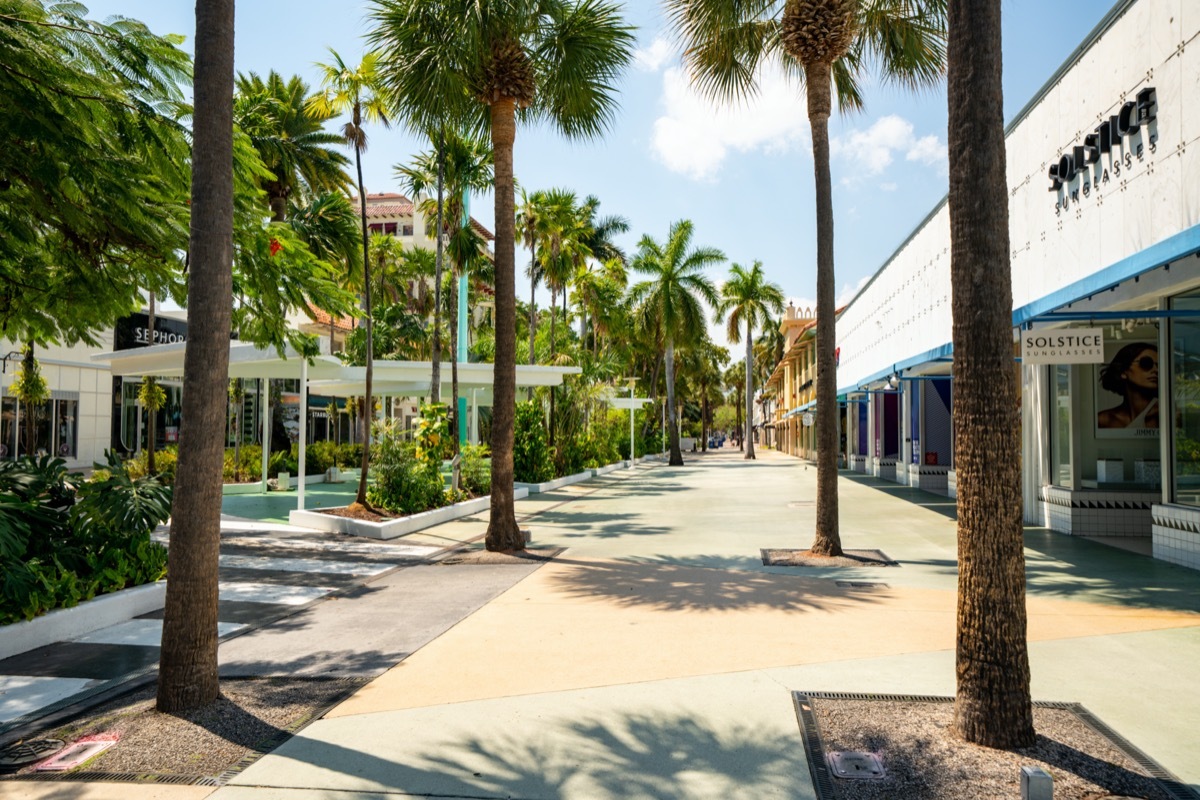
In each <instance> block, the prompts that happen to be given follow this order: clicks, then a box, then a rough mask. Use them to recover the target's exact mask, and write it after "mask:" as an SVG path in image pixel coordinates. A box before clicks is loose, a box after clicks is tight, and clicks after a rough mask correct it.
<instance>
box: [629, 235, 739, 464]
mask: <svg viewBox="0 0 1200 800" xmlns="http://www.w3.org/2000/svg"><path fill="white" fill-rule="evenodd" d="M692 232H693V227H692V223H691V221H690V220H680V221H679V222H676V223H674V224H672V225H671V231H670V233H669V234H668V235H667V241H666V244H665V245H661V244H659V243H658V242H656V241H654V239H652V238H651V237H650V236H643V237H642V240H641V241H640V242H639V243H638V252H637V256H636V257H635V258H634V259H633V265H632V266H633V268H634V269H635V270H636V271H638V272H643V273H646V274H647V275H649V276H650V277H649V278H648V279H647V280H644V281H641V282H639V283H636V284H634V286H633V288H632V289H630V290H629V293H630V296H631V297H632V298H633V300H634V302H635V303H637V304H639V306H640V307H641V310H642V311H641V313H642V315H643V316H651V317H654V318H656V319H657V320H658V322H659V324H660V325H661V326H662V330H663V339H664V344H665V351H664V361H665V362H666V373H667V426H668V428H669V429H670V433H669V437H670V441H671V459H670V464H671V466H676V467H681V466H683V455H682V454H681V453H680V452H679V426H678V425H677V424H676V419H675V411H676V409H675V345H676V344H677V343H680V342H691V341H695V340H697V339H700V338H701V337H702V336H704V334H705V331H706V329H705V314H704V307H703V306H702V305H701V301H704V302H706V303H708V304H709V305H710V306H716V305H718V304H719V302H720V299H719V298H718V296H717V290H716V289H715V288H713V285H712V282H710V281H709V279H708V277H707V276H705V275H704V270H706V269H708V268H709V267H714V266H716V265H718V264H721V263H723V262H724V261H725V254H724V253H722V252H721V251H720V250H717V249H716V248H713V247H696V248H693V247H692V246H691V244H692Z"/></svg>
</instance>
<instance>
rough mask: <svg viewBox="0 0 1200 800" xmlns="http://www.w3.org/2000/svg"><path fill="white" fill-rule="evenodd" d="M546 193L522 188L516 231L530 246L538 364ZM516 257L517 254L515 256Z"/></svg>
mask: <svg viewBox="0 0 1200 800" xmlns="http://www.w3.org/2000/svg"><path fill="white" fill-rule="evenodd" d="M547 216H548V215H547V211H546V193H545V192H540V191H539V192H533V193H532V194H527V193H526V192H525V190H524V189H521V205H520V207H519V208H518V209H517V219H516V223H515V224H516V231H517V233H519V234H520V236H521V242H522V243H523V244H524V245H525V246H526V247H528V248H529V266H528V267H527V268H526V271H525V273H526V275H528V276H529V363H530V364H536V363H537V357H536V354H535V353H534V339H535V336H536V334H537V296H536V293H537V287H538V284H539V283H541V280H542V271H541V268H540V267H539V266H538V263H537V248H538V246H539V245H540V243H541V241H542V239H543V238H544V237H545V227H546V221H547ZM514 258H515V256H514Z"/></svg>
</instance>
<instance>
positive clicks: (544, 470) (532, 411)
mask: <svg viewBox="0 0 1200 800" xmlns="http://www.w3.org/2000/svg"><path fill="white" fill-rule="evenodd" d="M515 424H516V445H515V447H514V449H513V474H514V475H515V477H516V480H518V481H521V482H522V483H545V482H546V481H548V480H550V479H551V478H553V477H554V455H553V453H552V452H551V451H550V443H549V440H548V437H547V435H546V421H545V416H544V415H543V413H542V405H541V403H538V402H537V401H535V400H529V401H526V402H524V403H520V404H518V405H517V409H516V419H515ZM495 479H496V473H495V471H493V472H492V480H493V481H494V480H495Z"/></svg>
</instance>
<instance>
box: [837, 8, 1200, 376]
mask: <svg viewBox="0 0 1200 800" xmlns="http://www.w3.org/2000/svg"><path fill="white" fill-rule="evenodd" d="M1034 24H1036V23H1034ZM1198 33H1200V9H1198V8H1197V6H1196V3H1195V0H1139V1H1138V2H1136V3H1134V4H1133V5H1132V6H1131V7H1130V8H1128V9H1127V10H1126V12H1125V13H1124V14H1123V15H1121V16H1120V18H1118V19H1117V20H1116V21H1115V23H1114V24H1113V25H1112V26H1111V27H1110V28H1109V29H1108V30H1107V31H1106V32H1105V33H1104V34H1103V35H1102V36H1101V37H1100V38H1099V39H1098V40H1097V41H1096V42H1094V43H1093V44H1092V46H1091V47H1090V48H1089V49H1088V50H1087V51H1086V52H1085V53H1084V54H1083V55H1082V56H1081V57H1080V59H1079V61H1078V62H1076V63H1075V64H1074V65H1073V66H1072V67H1071V68H1070V69H1069V70H1068V71H1067V72H1065V73H1064V74H1063V75H1062V76H1061V77H1060V78H1059V79H1058V80H1057V81H1055V82H1054V83H1053V85H1051V86H1049V87H1048V89H1047V92H1046V94H1045V95H1044V96H1043V97H1042V98H1041V99H1040V101H1039V102H1038V103H1037V104H1036V105H1035V106H1033V107H1032V108H1031V109H1029V110H1028V113H1027V114H1026V116H1025V117H1024V118H1023V119H1020V121H1019V123H1018V124H1017V125H1016V126H1015V127H1014V128H1013V129H1012V130H1011V131H1010V132H1009V134H1008V136H1007V139H1006V143H1007V163H1008V189H1009V192H1008V198H1009V213H1010V238H1011V247H1012V262H1011V263H1012V286H1013V308H1014V310H1016V309H1021V308H1022V307H1024V306H1027V305H1028V304H1030V303H1035V302H1037V301H1041V300H1043V299H1046V298H1048V297H1050V296H1051V295H1055V293H1058V292H1063V291H1064V290H1065V289H1067V287H1071V286H1072V285H1073V284H1077V283H1078V282H1080V281H1085V280H1087V279H1088V278H1089V276H1095V274H1096V273H1098V272H1100V271H1101V270H1103V269H1105V268H1107V267H1111V266H1112V265H1114V264H1116V263H1118V262H1120V261H1122V260H1123V259H1126V258H1129V257H1130V256H1133V255H1135V254H1137V253H1139V252H1141V251H1143V250H1145V249H1146V248H1148V247H1150V246H1152V245H1154V244H1157V243H1159V242H1162V241H1164V240H1165V239H1168V238H1170V237H1171V236H1174V235H1176V234H1179V233H1181V232H1183V231H1187V230H1188V229H1190V228H1193V227H1194V226H1196V225H1198V224H1200V146H1196V140H1197V139H1198V138H1200V103H1197V102H1196V101H1197V99H1198V98H1200V47H1196V46H1191V47H1184V46H1183V44H1184V43H1185V42H1189V41H1191V40H1193V39H1194V38H1195V37H1196V36H1197V34H1198ZM1147 86H1153V87H1154V88H1155V90H1156V94H1157V103H1158V108H1157V120H1156V124H1155V125H1154V126H1153V127H1151V129H1150V130H1149V131H1147V130H1146V129H1145V128H1143V129H1142V131H1140V132H1139V134H1138V135H1135V136H1132V137H1128V138H1126V139H1124V143H1125V144H1126V145H1127V146H1130V148H1132V147H1135V146H1136V145H1137V144H1138V143H1139V142H1140V143H1141V144H1142V145H1143V147H1144V148H1146V152H1145V153H1144V156H1143V159H1142V160H1141V161H1138V160H1137V159H1136V158H1134V159H1133V160H1132V167H1129V168H1124V169H1123V170H1122V174H1121V176H1120V177H1116V176H1115V174H1114V173H1115V170H1113V169H1112V158H1113V155H1117V154H1118V153H1117V152H1116V151H1114V154H1113V155H1109V156H1104V157H1102V161H1101V164H1097V165H1092V167H1091V170H1093V172H1092V180H1094V179H1095V178H1098V177H1100V176H1102V174H1103V173H1102V170H1101V169H1100V167H1107V168H1108V169H1109V182H1108V183H1107V184H1103V183H1102V184H1099V189H1098V190H1097V189H1096V188H1090V189H1089V193H1088V196H1086V197H1085V196H1083V194H1082V186H1083V183H1084V180H1085V178H1084V177H1083V176H1079V177H1077V178H1076V179H1075V180H1074V182H1073V183H1072V184H1071V185H1070V187H1069V189H1071V190H1079V191H1080V201H1079V202H1078V203H1073V202H1072V203H1070V205H1069V207H1068V208H1067V209H1066V210H1065V211H1064V210H1060V211H1058V212H1057V213H1056V209H1055V205H1056V200H1057V199H1058V198H1057V197H1056V195H1055V193H1053V192H1051V191H1049V187H1050V179H1049V178H1048V177H1047V170H1048V168H1049V166H1050V164H1051V163H1054V162H1056V161H1057V160H1058V158H1059V156H1060V155H1061V154H1062V153H1064V152H1069V151H1070V150H1071V148H1072V147H1073V146H1075V145H1082V144H1083V143H1084V136H1085V135H1086V134H1088V133H1090V132H1091V131H1092V130H1093V129H1094V128H1095V127H1096V126H1097V125H1098V124H1099V123H1100V122H1101V121H1102V120H1104V119H1107V118H1108V117H1109V116H1110V115H1112V114H1116V113H1117V112H1118V111H1119V110H1120V107H1121V104H1123V103H1124V102H1126V101H1127V100H1133V99H1135V96H1136V95H1137V92H1138V91H1139V90H1140V89H1142V88H1144V87H1147ZM1149 133H1154V134H1156V135H1157V137H1158V142H1157V147H1156V152H1154V153H1151V152H1149V151H1148V148H1149V141H1148V139H1149V135H1148V134H1149ZM1188 144H1192V146H1191V147H1186V145H1188ZM1089 182H1090V181H1089ZM979 191H981V192H992V193H994V191H993V190H991V189H989V188H988V187H985V186H980V187H979ZM1068 199H1069V195H1068ZM1145 266H1146V267H1149V266H1153V265H1152V264H1147V265H1145ZM1126 277H1127V276H1126ZM1192 277H1195V275H1193V276H1192ZM1181 280H1182V276H1181ZM1077 288H1079V287H1077ZM1080 291H1081V292H1083V293H1084V294H1086V291H1084V290H1083V289H1081V288H1080ZM1076 296H1077V295H1072V296H1066V295H1065V294H1064V295H1063V296H1061V297H1056V298H1055V303H1054V304H1055V305H1058V304H1060V303H1059V302H1058V301H1059V300H1061V302H1064V303H1065V302H1068V301H1070V300H1072V299H1075V298H1076ZM837 330H838V337H837V338H838V346H839V347H840V348H841V363H840V366H839V368H838V386H839V389H840V390H845V389H848V388H854V387H857V386H858V385H859V384H860V383H862V382H863V381H865V380H867V379H870V378H873V377H875V376H878V375H880V374H881V373H886V372H890V371H891V370H892V369H894V367H895V365H896V364H903V363H904V362H906V361H909V360H911V359H914V358H916V357H918V356H920V355H921V354H924V353H927V352H929V351H933V350H935V349H937V348H941V347H944V346H946V345H948V344H949V342H950V340H951V314H950V226H949V211H948V208H947V207H946V206H945V205H944V204H943V205H942V206H941V207H940V208H939V209H937V210H936V211H935V212H934V213H932V214H931V216H930V217H929V218H928V219H927V220H926V222H925V223H924V225H923V226H922V227H920V228H919V229H918V230H917V231H915V232H914V234H913V235H912V237H911V238H910V240H909V241H908V242H906V243H905V244H904V245H902V246H901V247H900V248H899V249H898V250H897V251H896V253H895V254H894V255H893V256H892V258H891V259H890V260H889V261H888V262H887V263H886V264H885V265H884V266H883V268H881V270H880V272H879V273H877V274H876V276H875V278H874V279H873V281H872V283H870V284H869V285H868V286H866V287H865V288H864V289H863V291H862V292H861V293H860V294H859V296H858V297H857V298H855V300H854V301H853V302H852V303H851V304H850V306H849V307H848V308H847V309H846V310H845V311H844V312H843V314H842V316H841V318H839V320H838V324H837Z"/></svg>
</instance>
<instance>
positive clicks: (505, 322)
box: [484, 98, 525, 550]
mask: <svg viewBox="0 0 1200 800" xmlns="http://www.w3.org/2000/svg"><path fill="white" fill-rule="evenodd" d="M515 111H516V109H515V105H514V103H513V101H512V100H511V99H509V98H501V99H500V100H499V101H497V102H495V103H493V104H492V106H491V116H492V152H493V153H494V154H495V178H496V188H495V192H496V194H495V198H496V212H495V218H496V241H495V248H496V249H495V254H496V255H495V257H496V326H495V327H496V362H495V366H494V370H495V376H494V378H493V382H492V396H493V400H492V502H491V515H490V517H489V519H488V528H487V534H486V536H485V539H484V546H485V547H487V549H488V550H524V549H525V539H524V537H523V536H522V535H521V530H520V528H518V527H517V515H516V506H515V501H514V498H513V422H514V417H515V412H516V402H517V297H516V283H515V280H516V274H515V273H516V269H515V265H514V263H513V262H514V260H515V253H514V250H513V248H514V245H515V236H516V230H515V228H516V218H515V217H514V216H513V213H514V209H513V205H514V202H513V201H514V197H513V143H514V141H515V140H516V134H517V130H516V114H515Z"/></svg>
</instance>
